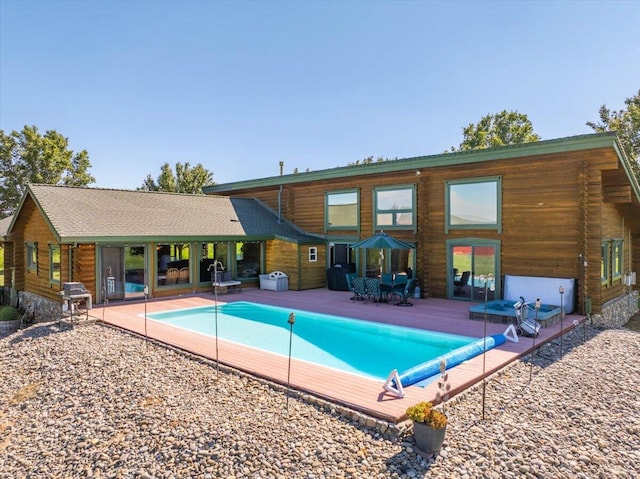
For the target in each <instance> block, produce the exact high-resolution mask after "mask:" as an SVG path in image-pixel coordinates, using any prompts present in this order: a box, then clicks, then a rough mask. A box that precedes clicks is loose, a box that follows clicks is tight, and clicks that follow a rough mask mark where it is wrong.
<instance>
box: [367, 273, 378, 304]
mask: <svg viewBox="0 0 640 479" xmlns="http://www.w3.org/2000/svg"><path fill="white" fill-rule="evenodd" d="M364 287H365V289H366V291H367V299H373V300H374V301H375V303H376V305H377V304H378V303H380V300H381V299H382V291H381V290H380V282H379V281H378V278H367V279H366V281H365V285H364Z"/></svg>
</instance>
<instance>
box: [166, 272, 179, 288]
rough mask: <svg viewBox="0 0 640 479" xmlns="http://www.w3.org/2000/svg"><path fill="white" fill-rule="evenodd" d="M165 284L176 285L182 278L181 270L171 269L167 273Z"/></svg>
mask: <svg viewBox="0 0 640 479" xmlns="http://www.w3.org/2000/svg"><path fill="white" fill-rule="evenodd" d="M165 276H166V278H165V280H164V281H165V284H176V283H177V282H178V278H179V277H180V270H179V269H178V268H169V269H168V270H167V272H166V273H165Z"/></svg>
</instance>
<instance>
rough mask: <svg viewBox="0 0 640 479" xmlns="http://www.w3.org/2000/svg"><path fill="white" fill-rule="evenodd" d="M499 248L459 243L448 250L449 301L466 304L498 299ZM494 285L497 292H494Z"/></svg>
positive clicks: (484, 244) (496, 245) (494, 245)
mask: <svg viewBox="0 0 640 479" xmlns="http://www.w3.org/2000/svg"><path fill="white" fill-rule="evenodd" d="M498 258H499V245H498V244H486V243H484V242H483V243H475V242H468V243H456V244H451V245H450V246H449V261H448V264H450V265H451V270H450V272H449V275H448V276H449V285H450V287H449V297H450V298H452V299H463V300H467V301H484V296H485V285H486V286H487V287H486V294H487V300H492V299H494V298H497V297H499V295H500V292H499V287H500V281H499V273H498V271H499V268H498ZM492 285H493V287H494V290H493V291H492V290H491V286H492Z"/></svg>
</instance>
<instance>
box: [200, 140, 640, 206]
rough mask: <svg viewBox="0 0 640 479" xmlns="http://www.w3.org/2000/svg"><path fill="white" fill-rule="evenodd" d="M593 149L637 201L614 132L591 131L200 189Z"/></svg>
mask: <svg viewBox="0 0 640 479" xmlns="http://www.w3.org/2000/svg"><path fill="white" fill-rule="evenodd" d="M595 148H613V149H614V150H615V152H616V153H617V155H618V157H619V160H620V162H621V163H622V167H623V168H624V170H625V173H626V176H627V179H628V181H629V182H630V184H631V186H632V189H633V190H634V192H635V196H636V201H639V200H640V186H639V185H638V182H637V181H636V179H635V176H634V175H633V173H631V172H630V169H629V166H628V162H629V160H628V159H627V158H626V156H625V155H624V152H623V149H622V148H621V147H620V144H619V142H618V140H617V138H616V134H615V132H605V133H593V134H589V135H578V136H571V137H567V138H558V139H554V140H544V141H536V142H532V143H523V144H518V145H508V146H500V147H494V148H484V149H480V150H467V151H458V152H447V153H440V154H437V155H430V156H419V157H415V158H404V159H400V160H391V161H382V162H376V163H370V164H367V165H352V166H339V167H337V168H329V169H325V170H318V171H308V172H304V173H294V174H289V175H281V176H271V177H268V178H259V179H255V180H246V181H237V182H231V183H220V184H216V185H212V186H208V187H205V188H203V191H204V192H205V193H207V194H216V193H220V194H229V193H231V192H233V191H237V190H246V189H251V188H260V187H271V186H279V185H287V184H295V183H304V182H307V181H322V180H327V179H334V178H347V177H354V176H363V175H374V174H378V173H389V172H393V171H406V170H412V169H422V168H435V167H440V166H458V165H465V164H471V163H480V162H484V161H493V160H500V159H510V158H520V157H525V156H536V155H548V154H554V153H563V152H570V151H580V150H590V149H595Z"/></svg>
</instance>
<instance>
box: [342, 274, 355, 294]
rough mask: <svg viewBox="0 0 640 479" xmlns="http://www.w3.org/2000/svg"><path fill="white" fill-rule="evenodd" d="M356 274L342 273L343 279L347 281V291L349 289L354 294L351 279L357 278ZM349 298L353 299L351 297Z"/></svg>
mask: <svg viewBox="0 0 640 479" xmlns="http://www.w3.org/2000/svg"><path fill="white" fill-rule="evenodd" d="M357 277H358V275H357V274H356V273H346V274H345V275H344V279H345V281H346V282H347V288H349V291H351V292H352V293H353V294H354V295H355V292H354V291H353V279H354V278H357ZM351 299H354V298H353V297H352V298H351Z"/></svg>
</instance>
